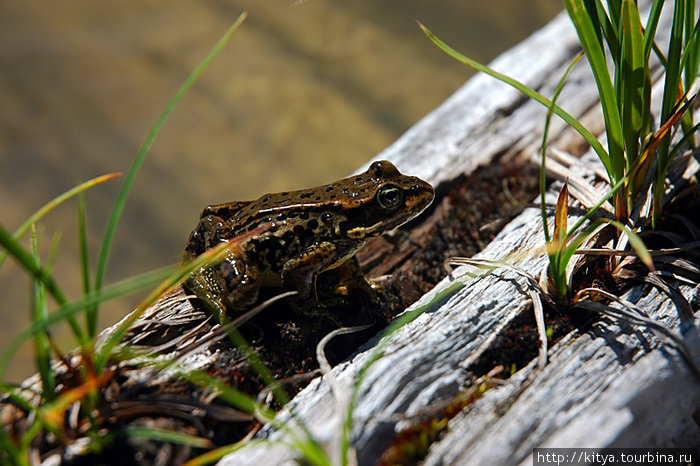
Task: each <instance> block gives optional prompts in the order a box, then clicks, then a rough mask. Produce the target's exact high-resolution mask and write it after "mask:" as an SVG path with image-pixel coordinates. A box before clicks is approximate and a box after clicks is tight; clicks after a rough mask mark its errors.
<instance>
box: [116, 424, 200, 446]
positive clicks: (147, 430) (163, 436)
mask: <svg viewBox="0 0 700 466" xmlns="http://www.w3.org/2000/svg"><path fill="white" fill-rule="evenodd" d="M116 434H117V435H119V434H121V435H124V436H126V437H134V438H142V439H148V440H157V441H161V442H168V443H174V444H177V445H187V446H190V447H194V448H211V447H212V446H213V445H214V444H213V443H212V441H211V440H209V439H207V438H204V437H197V436H195V435H190V434H185V433H182V432H175V431H173V430H166V429H157V428H155V427H126V428H125V429H124V430H122V431H118V432H116Z"/></svg>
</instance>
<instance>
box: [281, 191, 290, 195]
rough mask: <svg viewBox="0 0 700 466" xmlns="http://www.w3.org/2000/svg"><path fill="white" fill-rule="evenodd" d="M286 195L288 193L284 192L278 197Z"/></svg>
mask: <svg viewBox="0 0 700 466" xmlns="http://www.w3.org/2000/svg"><path fill="white" fill-rule="evenodd" d="M287 194H289V191H285V192H283V193H280V196H286V195H287Z"/></svg>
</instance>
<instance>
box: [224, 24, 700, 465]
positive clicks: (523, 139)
mask: <svg viewBox="0 0 700 466" xmlns="http://www.w3.org/2000/svg"><path fill="white" fill-rule="evenodd" d="M666 20H668V18H666ZM668 29H670V28H669V27H668V23H665V24H662V25H661V26H660V27H659V30H660V31H664V30H666V31H667V30H668ZM663 41H664V39H660V41H659V42H660V43H663ZM577 51H578V45H577V39H576V36H575V32H574V31H573V28H572V27H571V25H570V22H569V19H568V17H565V16H560V17H558V18H557V19H555V20H554V21H553V22H552V23H550V24H549V25H548V26H546V27H545V28H544V29H542V30H540V31H539V32H537V33H536V34H534V35H533V36H532V37H531V38H529V39H528V40H526V41H525V42H523V43H522V44H520V45H519V46H517V47H515V48H514V49H512V50H511V51H509V52H507V53H505V54H504V55H502V56H501V57H500V58H498V59H497V60H496V61H495V62H494V63H493V64H492V67H493V68H495V69H498V70H499V71H502V72H505V73H506V74H508V75H510V76H514V77H516V78H517V79H519V80H521V81H523V82H525V83H526V84H529V85H531V86H533V87H535V88H537V89H538V90H539V91H540V92H541V93H542V94H544V95H552V93H553V89H554V88H555V86H556V83H557V81H558V80H559V79H560V77H561V76H562V75H563V73H564V69H565V68H566V67H567V66H568V64H569V63H570V61H571V59H572V58H573V56H574V55H575V53H576V52H577ZM559 103H560V105H561V106H562V107H564V108H565V109H567V110H568V111H569V112H570V113H572V114H573V115H575V116H577V117H579V118H580V119H582V120H583V121H586V122H587V123H588V125H589V127H591V126H592V127H597V128H600V127H601V123H600V117H599V115H598V107H597V103H598V101H597V94H596V88H595V84H594V82H593V79H592V77H591V75H590V73H589V70H588V68H587V67H586V66H579V67H577V68H575V69H574V72H573V73H572V75H571V77H570V78H569V81H568V83H567V85H566V87H565V88H564V91H563V93H562V95H561V97H560V100H559ZM544 114H545V110H544V109H543V108H542V107H541V106H540V105H539V104H537V103H535V102H532V101H530V100H528V99H526V98H524V97H522V96H521V95H519V94H517V93H516V91H514V90H512V89H510V88H509V87H507V86H505V85H504V84H502V83H499V82H497V81H495V80H492V79H491V78H489V77H486V76H483V75H477V76H476V77H474V78H473V79H471V80H470V81H468V82H467V83H466V84H465V85H464V86H463V87H462V88H461V89H460V90H458V91H457V92H456V93H455V94H454V95H453V96H452V97H450V98H449V99H448V100H447V101H446V102H445V103H443V104H442V105H441V106H440V107H439V108H437V109H436V110H435V111H433V112H432V113H431V114H429V115H428V116H426V117H425V118H424V119H423V120H422V121H420V122H419V123H418V124H417V125H416V126H414V127H413V128H412V129H410V130H409V131H408V132H407V133H406V134H404V135H403V136H402V137H401V138H400V139H399V140H398V141H396V142H395V143H394V144H393V145H392V146H390V147H389V148H387V149H386V150H385V151H384V152H382V153H381V154H379V155H378V156H377V158H381V159H389V160H392V161H393V162H395V163H396V164H397V166H399V167H400V168H401V167H403V169H404V170H405V171H409V172H411V173H414V174H416V175H418V176H420V177H422V178H423V179H426V180H428V181H430V182H431V183H433V184H435V185H438V184H440V183H441V182H444V181H446V180H449V179H451V178H453V177H455V176H456V175H458V174H460V173H463V172H465V171H469V170H471V169H473V168H474V167H476V166H477V165H479V164H483V163H488V162H489V161H491V160H493V159H494V158H495V157H496V156H498V155H520V154H525V155H533V154H535V153H536V152H537V149H538V146H539V142H540V138H541V128H542V126H543V121H544ZM551 134H552V136H551V139H552V144H553V145H557V146H559V147H563V148H565V149H569V150H570V151H571V152H576V150H575V149H574V148H572V147H576V146H578V145H579V144H580V142H576V138H575V137H572V136H571V133H570V130H567V129H565V128H564V127H563V125H555V127H554V128H553V131H552V133H551ZM694 167H695V168H693V170H697V165H695V166H694ZM583 169H584V170H586V171H588V172H592V171H593V168H591V167H589V168H587V169H586V168H585V167H584V168H583ZM465 228H470V226H469V225H465ZM543 242H544V241H543V233H542V226H541V219H540V218H539V210H538V209H528V210H526V211H525V212H523V214H521V215H520V216H519V217H518V218H517V219H515V220H514V221H513V222H512V223H510V224H509V225H508V226H507V227H506V228H505V229H504V231H502V232H501V233H500V234H499V235H498V237H497V238H496V239H495V240H494V242H493V243H491V244H490V245H489V246H488V248H486V249H485V250H484V251H483V252H482V253H480V254H479V255H478V257H481V258H490V259H499V258H504V257H506V256H507V255H508V254H509V253H511V252H518V254H519V255H518V256H517V257H519V258H520V259H519V260H518V261H517V262H516V264H515V265H517V266H518V267H519V268H521V269H522V270H524V271H526V272H528V273H530V274H532V275H535V276H538V275H539V274H540V272H541V271H542V270H543V268H544V267H546V258H544V257H543V254H542V251H543V249H542V247H543ZM463 273H464V270H463V269H458V270H457V271H455V276H460V275H462V274H463ZM453 283H454V282H453V279H452V278H446V279H445V280H443V282H441V283H440V284H439V285H438V286H437V287H436V288H435V289H434V290H432V291H431V292H429V293H428V294H427V295H425V296H424V297H423V298H422V299H421V300H420V301H418V302H417V303H416V304H414V305H413V306H411V308H409V310H407V312H409V313H410V312H412V311H413V310H415V309H420V308H427V309H425V310H424V312H423V313H422V314H420V316H418V317H417V318H415V320H413V321H411V322H410V323H408V324H407V325H405V326H403V327H401V328H400V329H399V330H397V331H396V332H394V333H392V334H391V335H389V336H387V337H385V338H384V339H383V340H381V343H379V341H378V340H374V341H372V342H371V343H370V344H368V345H367V346H366V347H365V348H364V349H362V350H361V351H359V352H358V353H357V354H356V355H355V356H353V357H352V358H351V359H350V360H349V361H346V362H344V363H342V364H339V365H338V366H336V367H335V368H334V369H333V371H332V373H331V376H332V377H334V378H336V379H337V380H338V382H339V383H340V385H341V386H342V387H343V390H344V392H345V397H346V398H347V397H348V396H349V394H350V393H351V392H352V389H353V385H354V383H355V382H356V380H357V378H358V375H359V373H360V371H362V370H363V368H364V367H365V366H366V365H367V364H368V362H369V361H370V360H372V358H373V357H374V354H375V353H374V352H375V351H376V348H377V346H378V345H380V344H381V345H384V346H383V353H382V356H381V358H379V359H378V360H377V361H376V362H374V364H373V365H372V366H371V368H370V369H369V370H368V371H367V373H366V374H365V377H364V379H363V381H362V384H361V386H360V390H359V393H358V398H357V402H356V406H355V408H354V410H353V412H352V433H351V442H352V446H353V448H354V449H355V451H356V454H357V460H358V462H359V464H376V463H377V462H379V461H380V459H381V455H382V454H383V453H384V452H385V451H386V449H387V447H389V445H390V443H391V442H392V440H393V439H394V438H395V436H396V433H397V431H399V430H401V429H402V428H404V427H405V426H406V425H407V424H408V420H410V419H412V418H413V419H415V418H420V417H421V414H423V415H425V413H426V412H430V411H431V410H433V411H434V410H436V409H437V408H435V407H436V406H440V403H441V402H444V401H445V400H450V399H454V397H455V396H457V395H458V393H459V392H460V391H461V390H463V388H464V384H465V381H467V380H473V377H474V375H475V373H474V371H475V367H476V366H477V364H478V363H479V362H480V361H481V360H483V359H484V358H487V357H488V356H487V355H486V353H487V351H488V349H489V347H491V346H493V345H494V344H495V342H496V340H497V339H498V338H499V336H500V335H502V334H503V332H504V330H505V329H513V328H515V327H516V326H517V325H518V322H520V320H522V319H523V316H524V315H525V314H527V313H531V312H532V311H531V304H530V299H529V297H528V296H527V294H526V290H527V285H526V283H525V281H524V280H523V279H522V277H519V276H517V275H516V274H514V273H512V272H508V271H502V272H498V271H496V272H495V273H493V274H491V275H487V276H483V277H481V278H479V279H471V280H467V281H466V285H465V286H464V287H463V288H461V289H459V290H458V291H453V292H451V293H449V294H448V297H447V299H440V298H438V297H439V296H441V294H443V293H445V292H446V290H448V289H449V287H451V286H454V285H453ZM679 288H680V289H681V291H682V292H683V294H684V295H685V296H686V297H687V299H688V301H689V302H690V303H691V304H692V306H693V310H694V311H697V308H698V300H699V299H700V287H699V286H697V285H695V286H692V285H689V284H681V285H679ZM624 297H625V299H627V300H628V301H631V302H633V303H636V305H637V306H638V307H640V308H642V309H644V310H646V312H647V313H648V315H649V316H650V317H651V318H653V319H658V320H659V321H661V322H664V323H665V324H666V325H668V326H669V327H671V328H675V329H679V328H680V330H681V333H682V335H683V338H684V339H685V341H686V343H687V345H688V346H689V347H690V349H691V352H692V354H693V355H694V357H695V358H696V359H697V355H698V354H700V338H698V324H697V322H693V323H692V324H690V323H689V324H684V325H683V326H681V325H680V318H679V312H678V311H677V309H676V307H675V305H674V303H673V302H672V300H671V299H670V298H669V297H668V296H666V295H665V294H663V293H660V292H658V291H656V290H655V289H652V288H649V287H645V286H639V287H634V288H632V289H630V290H629V291H627V293H626V294H625V296H624ZM532 332H534V330H532ZM518 369H520V368H518ZM478 375H484V374H478ZM327 379H328V376H325V377H323V378H321V379H317V380H315V381H314V382H312V384H311V385H310V386H309V387H307V388H306V389H304V390H303V391H302V392H301V393H300V394H299V395H297V397H296V398H295V399H294V400H293V401H292V403H291V404H290V405H288V406H287V407H286V408H285V410H284V412H283V414H282V417H283V418H286V419H287V420H288V422H289V423H290V425H294V424H295V423H297V422H299V423H303V424H304V425H305V426H306V427H307V428H308V429H309V431H310V432H311V434H312V435H313V437H314V438H315V439H316V440H317V441H318V442H319V443H320V444H321V445H323V446H324V447H325V448H326V450H327V451H328V452H330V453H331V455H337V454H338V451H339V448H340V447H339V443H338V442H339V436H340V434H341V432H342V423H343V422H344V417H343V416H344V415H345V413H346V407H345V405H343V403H339V402H338V401H337V398H336V397H334V395H333V393H332V390H331V385H330V384H329V382H328V380H327ZM699 407H700V384H699V383H698V380H697V378H696V377H695V375H694V374H693V373H692V372H691V371H690V370H689V368H688V365H687V364H686V363H685V361H683V359H682V358H681V357H680V356H679V355H678V353H677V352H675V351H674V350H673V349H671V347H669V346H666V345H663V344H662V343H661V341H660V340H659V339H657V337H655V336H654V335H653V334H652V333H651V332H649V331H648V330H643V329H638V328H631V327H630V326H628V325H626V324H621V323H619V322H616V321H613V320H610V319H603V320H598V321H596V322H595V323H594V324H593V325H592V326H591V327H589V328H588V329H586V330H584V331H578V330H572V331H571V332H569V333H568V335H566V336H565V337H564V338H562V339H561V340H559V341H558V343H556V344H555V345H554V347H553V348H551V349H550V351H549V362H548V364H547V366H546V367H545V368H544V369H542V370H538V369H537V362H536V360H532V361H531V362H530V363H529V364H527V366H526V367H525V368H522V369H520V370H518V371H517V372H515V374H514V375H513V376H512V377H510V378H508V379H507V380H506V381H505V382H503V383H502V384H500V385H498V386H496V387H494V388H492V389H491V390H488V391H487V392H486V393H484V394H483V396H482V397H480V398H479V399H476V400H475V401H474V402H473V403H471V404H470V405H469V406H468V407H467V408H466V409H464V410H463V411H462V412H461V413H460V414H458V415H457V416H456V417H454V418H452V419H451V420H450V421H449V424H448V425H447V429H446V431H445V434H444V435H443V436H442V438H441V439H440V440H439V441H438V442H436V443H434V444H433V445H431V446H430V449H429V451H428V453H427V456H426V457H425V459H424V463H425V464H520V463H528V462H531V461H532V456H531V455H532V449H533V448H535V447H539V446H549V447H609V446H638V447H652V446H656V447H669V446H696V445H698V444H700V428H699V427H698V423H697V422H696V420H695V419H697V414H698V408H699ZM284 413H286V414H284ZM289 413H294V415H293V416H292V415H290V414H289ZM261 435H262V436H266V437H269V438H270V440H278V441H281V442H277V441H273V442H269V443H264V444H262V445H258V446H256V447H253V448H244V449H243V450H241V451H238V452H236V453H234V454H232V455H229V456H228V457H226V458H225V459H224V460H223V461H222V464H227V465H228V464H230V465H233V464H236V465H240V464H261V463H265V464H281V463H284V462H286V461H289V460H291V459H293V458H295V457H298V455H299V453H298V452H297V451H295V450H293V449H291V448H289V447H286V446H285V442H284V441H285V439H286V440H289V438H288V437H286V436H285V434H283V433H281V432H279V431H275V430H274V429H272V428H270V427H268V428H266V429H264V430H263V432H262V433H261ZM287 444H288V442H287ZM334 458H335V459H337V458H338V457H337V456H334Z"/></svg>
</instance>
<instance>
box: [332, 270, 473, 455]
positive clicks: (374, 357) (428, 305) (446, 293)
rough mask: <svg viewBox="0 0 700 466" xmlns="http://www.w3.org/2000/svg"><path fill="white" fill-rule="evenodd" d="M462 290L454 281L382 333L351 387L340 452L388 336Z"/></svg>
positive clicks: (347, 447) (347, 438) (457, 281)
mask: <svg viewBox="0 0 700 466" xmlns="http://www.w3.org/2000/svg"><path fill="white" fill-rule="evenodd" d="M462 288H464V283H462V282H460V281H459V280H455V281H453V282H452V283H450V284H449V285H447V286H445V288H443V289H441V290H438V291H436V292H435V293H434V296H433V297H432V299H431V300H430V301H428V302H425V303H422V304H417V305H416V306H415V307H414V308H413V309H411V310H409V311H406V312H404V313H403V314H401V315H400V316H398V317H397V318H396V319H395V320H394V321H393V322H392V323H391V324H390V325H389V327H387V328H386V329H385V330H384V331H383V332H382V335H381V337H380V338H379V343H377V345H376V346H375V348H374V350H373V351H372V354H371V355H370V356H369V359H368V360H367V362H366V363H365V365H364V366H362V368H361V369H360V371H359V373H358V374H357V377H356V378H355V384H354V386H353V390H352V394H351V395H350V401H349V403H348V408H347V411H346V415H345V422H344V423H343V435H342V438H341V451H342V452H347V451H348V450H349V448H350V434H351V432H352V421H353V417H352V415H353V412H354V410H355V406H356V405H357V400H358V398H359V396H360V388H361V387H362V383H363V382H364V380H365V377H366V376H367V374H368V373H369V369H370V368H371V367H372V366H373V365H374V364H375V363H376V362H377V361H379V359H381V357H382V356H383V355H384V349H385V347H386V345H387V344H388V343H389V338H388V337H389V335H391V334H392V333H394V332H396V331H397V330H398V329H400V328H401V327H403V326H404V325H407V324H408V323H410V322H412V321H413V320H415V319H417V318H418V317H419V316H420V315H421V314H423V313H424V312H426V311H428V310H429V309H432V308H434V307H435V306H436V305H437V304H438V303H441V302H444V301H446V300H447V299H449V298H450V297H451V296H452V295H454V294H455V293H457V291H459V290H461V289H462ZM347 460H348V459H347V457H346V455H343V458H342V464H343V465H346V464H347Z"/></svg>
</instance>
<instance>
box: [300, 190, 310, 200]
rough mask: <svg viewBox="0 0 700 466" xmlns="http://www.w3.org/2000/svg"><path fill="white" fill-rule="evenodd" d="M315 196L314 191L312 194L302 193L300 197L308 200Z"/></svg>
mask: <svg viewBox="0 0 700 466" xmlns="http://www.w3.org/2000/svg"><path fill="white" fill-rule="evenodd" d="M313 195H314V193H313V191H312V192H308V193H301V195H300V196H299V197H300V198H302V199H306V198H308V197H311V196H313Z"/></svg>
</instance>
